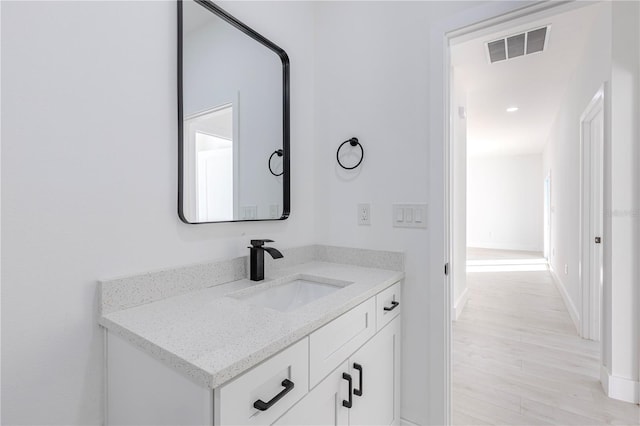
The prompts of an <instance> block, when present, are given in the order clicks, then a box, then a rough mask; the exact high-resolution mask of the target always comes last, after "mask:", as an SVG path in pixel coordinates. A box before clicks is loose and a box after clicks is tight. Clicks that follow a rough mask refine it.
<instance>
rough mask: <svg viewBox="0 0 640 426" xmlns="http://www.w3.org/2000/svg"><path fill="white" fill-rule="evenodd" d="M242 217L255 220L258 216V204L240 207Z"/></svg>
mask: <svg viewBox="0 0 640 426" xmlns="http://www.w3.org/2000/svg"><path fill="white" fill-rule="evenodd" d="M242 218H243V219H245V220H255V219H257V218H258V206H244V207H242Z"/></svg>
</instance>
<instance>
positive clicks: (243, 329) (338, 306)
mask: <svg viewBox="0 0 640 426" xmlns="http://www.w3.org/2000/svg"><path fill="white" fill-rule="evenodd" d="M305 276H307V277H305ZM403 277H404V272H400V271H392V270H386V269H375V268H370V267H361V266H354V265H345V264H338V263H328V262H321V261H312V262H307V263H302V264H298V265H294V266H291V267H288V268H282V269H279V270H275V271H272V272H271V273H270V274H269V276H267V277H266V279H265V280H264V281H261V282H258V283H256V282H253V281H250V280H248V279H241V280H237V281H233V282H229V283H226V284H220V285H217V286H214V287H209V288H204V289H198V290H194V291H190V292H188V293H185V294H181V295H177V296H174V297H169V298H165V299H162V300H158V301H154V302H152V303H147V304H143V305H140V306H136V307H132V308H128V309H123V310H118V311H115V312H109V313H103V315H102V317H101V318H100V324H101V325H102V326H104V327H106V328H107V329H108V330H109V331H110V332H113V333H115V334H117V335H119V336H121V337H123V338H125V339H126V340H128V341H129V342H131V343H133V344H134V345H135V346H137V347H139V348H141V349H142V350H144V351H145V352H147V353H149V354H150V355H152V356H153V357H155V358H157V359H160V360H161V361H163V362H164V363H166V364H168V365H170V366H171V367H173V368H174V369H176V370H178V371H180V372H182V373H183V374H186V375H187V376H189V377H191V378H192V379H194V380H195V381H196V382H198V383H200V384H202V385H204V386H208V387H210V388H212V389H213V388H215V387H218V386H220V385H221V384H223V383H225V382H227V381H229V380H230V379H232V378H234V377H235V376H237V375H239V374H241V373H243V372H244V371H246V370H248V369H249V368H251V367H253V366H255V365H257V364H258V363H260V362H261V361H263V360H265V359H266V358H268V357H270V356H272V355H274V354H276V353H277V352H279V351H281V350H282V349H284V348H285V347H287V346H289V345H290V344H292V343H294V342H296V341H298V340H300V339H301V338H303V337H304V336H306V335H308V334H310V333H311V332H313V331H314V330H316V329H318V328H320V327H321V326H323V325H324V324H327V323H328V322H330V321H331V320H333V319H335V318H337V317H338V316H340V315H341V314H343V313H345V312H346V311H348V310H349V309H351V308H353V307H355V306H356V305H358V304H360V303H361V302H363V301H365V300H367V299H368V298H370V297H372V296H374V295H375V294H377V293H379V292H380V291H382V290H384V289H385V288H387V287H389V286H390V285H392V284H394V283H395V282H397V281H399V280H401V279H402V278H403ZM296 278H311V279H313V278H317V279H318V280H321V279H322V280H325V282H331V281H332V280H335V281H336V282H341V281H347V282H352V284H350V285H347V286H345V287H344V288H341V289H340V290H338V291H335V292H333V293H332V294H329V295H327V296H325V297H322V298H320V299H317V300H315V301H313V302H311V303H309V304H306V305H304V306H303V307H301V308H300V309H297V310H294V311H291V312H280V311H276V310H272V309H267V308H262V307H258V306H253V305H250V304H249V303H247V302H244V301H242V300H239V299H237V298H235V297H234V296H240V295H246V294H249V293H252V292H255V291H259V290H260V289H263V288H265V287H269V286H274V285H278V284H282V283H286V282H288V281H290V280H292V279H296Z"/></svg>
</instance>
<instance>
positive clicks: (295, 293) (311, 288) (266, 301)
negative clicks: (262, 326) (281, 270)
mask: <svg viewBox="0 0 640 426" xmlns="http://www.w3.org/2000/svg"><path fill="white" fill-rule="evenodd" d="M348 284H351V283H349V282H346V281H343V282H340V283H336V284H333V283H332V284H329V283H326V282H318V281H312V280H310V279H304V278H298V279H295V280H293V281H288V282H285V283H283V284H280V285H276V286H272V287H267V288H265V289H263V290H258V291H256V292H252V293H250V294H247V295H242V296H236V298H237V299H239V300H242V301H244V302H247V303H250V304H252V305H255V306H261V307H263V308H270V309H275V310H277V311H281V312H291V311H294V310H296V309H298V308H300V307H301V306H304V305H306V304H307V303H311V302H313V301H315V300H318V299H320V298H321V297H324V296H327V295H329V294H331V293H333V292H336V291H338V290H340V289H342V288H344V287H345V286H346V285H348Z"/></svg>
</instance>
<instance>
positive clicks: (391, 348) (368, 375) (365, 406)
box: [349, 318, 400, 426]
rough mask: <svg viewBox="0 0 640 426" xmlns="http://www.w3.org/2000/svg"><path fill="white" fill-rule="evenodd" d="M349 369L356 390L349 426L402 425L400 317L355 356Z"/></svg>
mask: <svg viewBox="0 0 640 426" xmlns="http://www.w3.org/2000/svg"><path fill="white" fill-rule="evenodd" d="M349 368H350V374H351V376H352V377H353V388H354V395H353V406H352V408H351V409H350V410H349V424H350V425H351V426H359V425H399V424H400V406H399V402H400V318H396V319H394V320H393V321H391V322H390V323H389V324H388V325H387V326H385V328H383V329H382V330H381V331H380V332H379V333H378V334H376V335H375V336H374V337H373V338H372V339H371V340H370V341H369V342H368V343H367V344H366V345H364V346H363V347H362V348H361V349H360V350H359V351H358V352H356V353H355V354H354V355H353V356H351V358H349ZM356 391H361V395H358V394H357V393H360V392H357V393H356Z"/></svg>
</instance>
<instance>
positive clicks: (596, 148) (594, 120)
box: [580, 90, 604, 340]
mask: <svg viewBox="0 0 640 426" xmlns="http://www.w3.org/2000/svg"><path fill="white" fill-rule="evenodd" d="M580 121H581V122H580V125H581V141H580V142H581V149H582V158H581V167H580V169H581V188H582V189H581V199H582V200H581V201H582V202H581V215H580V217H581V218H580V222H581V230H580V232H581V239H582V244H581V264H582V266H581V291H582V324H581V325H582V327H581V328H582V337H584V338H586V339H591V340H600V318H601V315H602V284H603V283H602V278H603V277H602V263H603V252H602V251H603V244H602V233H603V186H604V184H603V151H604V149H603V143H604V96H603V91H602V90H601V91H599V92H598V94H596V96H595V97H594V98H593V100H592V101H591V103H590V104H589V106H588V107H587V109H586V110H585V111H584V113H583V114H582V117H581V120H580Z"/></svg>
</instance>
